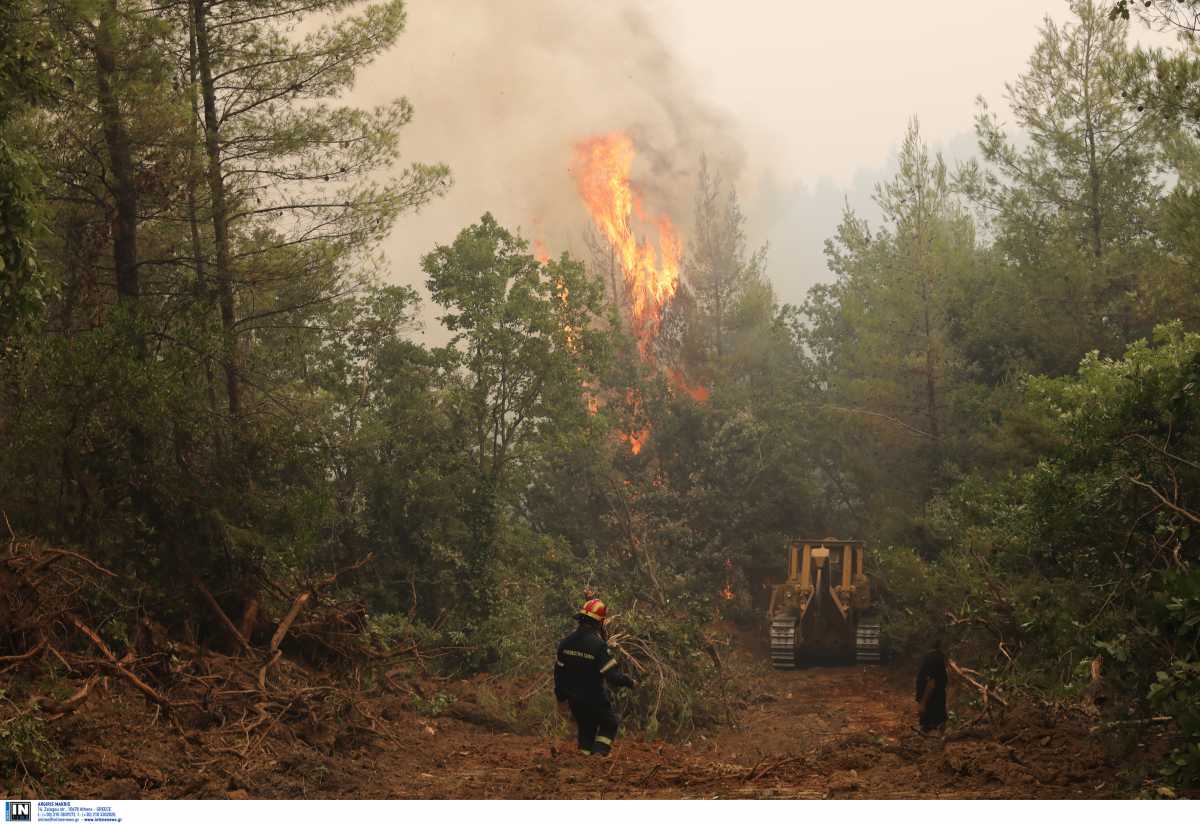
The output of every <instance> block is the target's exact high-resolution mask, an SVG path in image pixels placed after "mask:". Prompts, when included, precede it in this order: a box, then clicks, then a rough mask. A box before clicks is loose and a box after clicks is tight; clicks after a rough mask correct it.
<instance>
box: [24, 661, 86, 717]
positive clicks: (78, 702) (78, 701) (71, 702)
mask: <svg viewBox="0 0 1200 824" xmlns="http://www.w3.org/2000/svg"><path fill="white" fill-rule="evenodd" d="M99 681H100V676H99V675H98V674H96V673H93V674H92V676H91V677H90V678H88V680H87V681H86V682H84V685H83V686H82V687H80V688H79V689H77V690H75V692H74V693H73V694H72V695H71V697H70V698H68V699H66V700H65V701H55V700H54V699H53V698H47V697H46V696H44V695H35V696H34V697H33V698H31V699H29V703H30V705H32V706H34V707H36V708H37V709H39V710H41V711H42V712H44V713H46V720H47V721H57V720H58V719H59V718H62V717H63V716H65V715H70V714H71V713H73V712H75V710H77V709H79V708H80V707H81V706H83V702H84V701H86V700H87V697H88V695H89V694H91V691H92V687H94V686H96V684H97V682H99Z"/></svg>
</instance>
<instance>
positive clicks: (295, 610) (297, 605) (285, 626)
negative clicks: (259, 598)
mask: <svg viewBox="0 0 1200 824" xmlns="http://www.w3.org/2000/svg"><path fill="white" fill-rule="evenodd" d="M312 596H313V591H312V590H311V589H309V590H305V591H304V592H302V593H300V594H299V595H297V596H296V599H295V600H294V601H292V608H291V609H289V610H288V612H287V615H285V616H283V620H282V621H280V622H279V627H278V628H277V629H276V630H275V634H274V635H272V636H271V648H270V651H271V652H277V651H278V650H279V645H280V644H281V643H283V638H284V636H285V635H287V631H288V630H289V629H291V626H292V623H293V622H295V620H296V616H298V615H299V614H300V610H302V609H304V605H305V604H307V603H308V601H309V599H310V598H312Z"/></svg>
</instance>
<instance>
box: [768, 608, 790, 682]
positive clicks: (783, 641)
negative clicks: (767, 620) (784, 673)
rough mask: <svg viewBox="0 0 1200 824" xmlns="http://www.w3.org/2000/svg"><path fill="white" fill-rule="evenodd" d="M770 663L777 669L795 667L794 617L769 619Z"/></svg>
mask: <svg viewBox="0 0 1200 824" xmlns="http://www.w3.org/2000/svg"><path fill="white" fill-rule="evenodd" d="M771 665H772V666H774V667H775V669H777V670H790V669H795V668H796V619H795V618H776V619H774V620H773V621H771Z"/></svg>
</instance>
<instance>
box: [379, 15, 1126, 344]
mask: <svg viewBox="0 0 1200 824" xmlns="http://www.w3.org/2000/svg"><path fill="white" fill-rule="evenodd" d="M408 10H409V17H408V28H407V32H406V33H405V34H404V35H403V36H402V37H401V39H400V42H399V44H398V45H397V47H396V48H395V49H394V50H393V51H392V52H390V53H388V54H387V55H386V56H385V57H383V58H382V59H381V60H380V61H378V63H377V64H376V65H374V66H372V67H371V68H370V69H369V70H367V71H366V72H364V74H363V75H362V77H361V79H360V82H359V85H358V89H357V92H356V96H355V97H356V100H355V102H357V103H359V104H364V103H370V102H374V101H382V100H385V99H389V98H392V97H396V96H399V95H404V96H407V97H408V98H409V99H410V100H411V101H412V102H413V104H414V106H415V109H416V115H415V118H414V121H413V123H412V124H411V125H410V126H409V127H408V128H407V130H406V133H405V136H404V139H405V146H406V153H407V156H408V159H410V160H420V161H444V162H446V163H448V164H449V165H450V167H451V169H452V171H453V174H454V177H455V185H454V187H453V188H452V190H451V192H450V194H449V195H448V196H447V197H446V198H444V199H442V200H440V201H438V202H436V203H434V204H432V205H430V206H429V207H427V208H426V209H425V210H424V211H423V212H422V213H421V214H420V215H416V216H406V217H404V218H402V219H401V220H400V222H399V223H398V225H397V227H396V230H395V232H394V234H393V236H392V238H391V240H390V241H389V243H388V245H387V252H388V254H389V257H390V260H391V263H392V271H393V279H394V280H395V281H398V282H403V283H410V284H413V285H420V284H421V283H422V282H423V280H424V276H423V275H422V274H421V272H420V264H419V257H420V255H421V254H423V253H425V252H427V251H429V250H430V249H432V248H433V246H434V245H436V244H437V243H444V242H448V241H449V240H451V239H453V237H454V235H455V234H456V232H457V231H458V230H459V229H461V228H462V227H464V226H466V225H467V224H469V223H471V222H473V221H475V220H476V219H478V218H479V216H480V215H481V214H482V213H483V212H485V211H491V212H492V213H494V214H495V215H496V216H497V218H498V219H499V220H500V221H501V222H502V223H505V224H507V225H509V226H513V227H520V228H521V229H522V233H523V234H524V235H525V236H526V237H529V238H533V237H534V236H537V237H539V238H541V239H543V240H544V241H545V242H546V243H547V245H548V246H549V248H550V250H551V252H552V253H557V251H558V250H560V249H562V248H571V249H573V250H574V251H576V253H578V254H582V252H583V249H582V244H581V243H580V238H581V235H582V232H583V230H584V228H585V227H586V226H587V219H586V214H585V213H584V211H583V209H582V207H581V206H580V204H579V202H578V198H577V196H576V195H575V190H574V187H573V184H572V181H571V178H570V176H569V166H570V162H571V145H572V143H573V142H574V141H576V140H578V139H580V138H583V137H587V136H590V135H593V134H597V133H602V132H609V131H614V130H627V131H629V132H630V133H631V134H633V136H634V138H635V141H636V142H637V144H638V148H639V159H638V163H637V165H636V166H635V182H637V183H638V184H640V185H641V186H642V188H643V189H644V190H645V192H646V196H647V201H648V205H649V206H650V207H651V208H652V209H654V210H656V211H657V210H663V211H667V212H668V213H669V214H670V215H671V217H672V218H673V220H674V222H675V223H676V225H677V226H679V228H680V229H681V231H682V234H683V236H684V243H685V247H686V242H687V235H688V233H689V230H690V226H691V223H692V215H691V198H692V190H691V187H692V185H693V184H694V179H695V169H696V166H697V163H698V160H699V156H700V154H701V153H702V152H705V153H707V154H708V155H709V157H710V159H711V161H712V163H713V165H714V166H715V167H716V168H718V169H719V170H721V171H722V173H723V175H724V177H725V179H726V180H727V181H729V182H732V183H733V184H735V185H736V187H737V189H738V193H739V195H740V197H741V200H742V203H743V207H744V209H745V211H746V213H747V216H748V219H749V227H748V228H749V234H750V240H751V243H752V245H759V244H761V243H763V242H769V244H770V249H771V252H770V258H769V262H770V265H769V271H770V274H771V277H772V280H773V282H774V284H775V288H776V291H777V292H778V294H779V297H780V299H781V300H785V301H792V302H797V301H799V300H801V299H802V298H803V296H804V293H805V291H806V290H807V288H808V287H809V286H810V285H812V284H813V283H815V282H817V281H819V280H823V279H826V278H827V277H828V273H827V272H826V270H825V267H824V255H823V252H822V244H823V241H824V239H825V238H827V237H829V236H830V235H831V234H832V232H833V229H834V227H835V226H836V225H837V222H838V220H839V219H840V214H841V208H842V203H843V199H844V198H849V200H850V202H851V204H852V205H853V206H854V207H855V208H856V209H859V210H860V211H862V212H864V213H868V214H869V213H871V211H872V209H871V201H870V193H871V190H872V187H873V185H874V183H875V182H876V181H878V180H879V179H880V178H881V177H884V176H887V175H888V173H889V171H890V169H891V163H892V158H893V155H894V151H895V148H896V146H897V144H898V142H899V140H900V138H901V137H902V135H903V132H904V128H905V124H906V122H907V120H908V118H909V117H911V116H913V115H916V116H918V117H919V118H920V122H921V127H922V132H923V134H924V135H925V138H926V140H927V141H928V142H929V143H930V144H931V145H932V146H934V147H935V148H942V149H945V150H946V153H947V155H948V157H963V156H966V155H968V154H969V153H970V152H971V151H972V147H973V139H972V128H973V118H974V114H975V111H976V107H975V102H974V101H975V98H976V96H977V95H980V94H982V95H984V96H985V97H986V98H987V99H988V100H989V102H991V103H992V104H993V108H994V109H1000V110H1001V111H1007V109H1006V107H1004V105H1003V100H1002V97H1003V90H1004V84H1005V83H1006V82H1012V81H1014V80H1015V79H1016V77H1017V76H1018V74H1020V73H1021V72H1022V71H1023V70H1024V68H1025V65H1026V62H1027V60H1028V57H1029V54H1030V52H1031V50H1032V48H1033V45H1034V43H1035V42H1036V40H1037V38H1038V29H1039V26H1040V25H1041V22H1042V20H1043V18H1044V17H1045V16H1046V15H1047V14H1049V15H1051V16H1052V17H1053V18H1054V19H1055V20H1057V21H1060V22H1061V21H1063V20H1065V19H1067V17H1068V15H1069V10H1068V8H1067V4H1066V2H1065V0H988V2H981V1H977V0H968V1H967V2H964V0H920V2H914V1H910V2H900V1H899V0H859V2H857V3H853V4H843V3H833V2H828V3H808V2H805V3H800V2H793V1H788V2H785V1H784V0H738V2H729V0H720V2H710V0H642V2H630V1H629V0H626V2H621V0H605V2H587V1H585V0H410V2H409V5H408ZM1134 34H1135V35H1136V36H1141V32H1140V31H1138V30H1135V31H1134ZM427 314H428V315H429V316H433V314H435V313H434V312H432V311H430V312H428V313H427ZM429 325H430V326H431V327H433V326H435V325H436V324H432V323H431V324H429ZM431 331H433V330H432V329H431ZM435 336H436V332H435Z"/></svg>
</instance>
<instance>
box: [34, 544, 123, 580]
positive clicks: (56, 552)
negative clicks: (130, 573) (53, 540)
mask: <svg viewBox="0 0 1200 824" xmlns="http://www.w3.org/2000/svg"><path fill="white" fill-rule="evenodd" d="M41 552H42V554H43V555H49V556H50V557H49V558H47V559H46V560H44V561H41V562H39V563H38V564H36V565H35V566H34V567H33V570H32V571H33V572H40V571H41V570H43V569H45V568H46V567H48V566H50V565H51V564H52V563H54V562H55V561H57V560H58V559H59V558H62V557H64V556H65V557H68V558H74V559H75V560H77V561H82V562H83V563H85V564H87V565H88V566H90V567H91V568H92V569H94V570H96V571H97V572H99V573H101V574H102V575H107V576H108V577H109V578H116V577H118V576H117V573H115V572H112V571H111V570H108V569H105V568H104V567H102V566H100V565H99V564H98V563H96V562H95V561H93V560H92V559H91V558H85V557H84V556H82V555H80V554H79V553H78V552H72V551H71V550H69V549H49V548H46V547H43V548H42V550H41Z"/></svg>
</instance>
